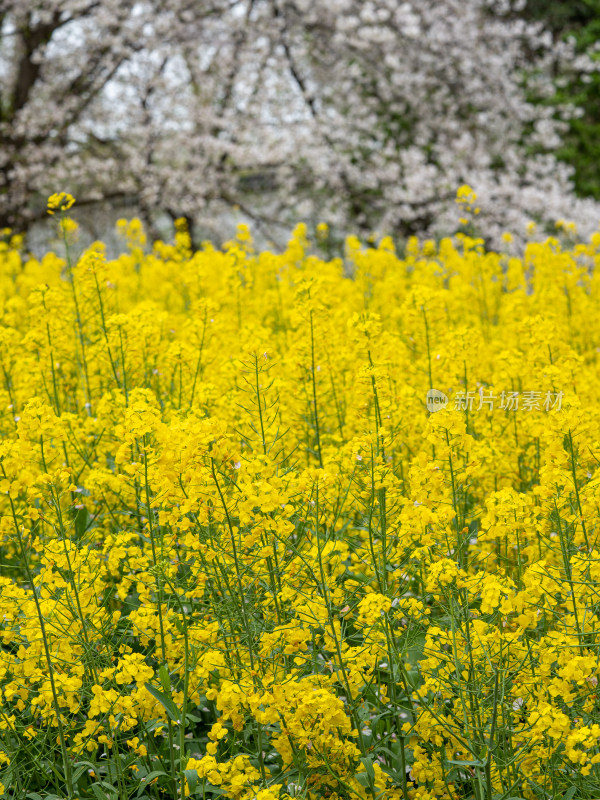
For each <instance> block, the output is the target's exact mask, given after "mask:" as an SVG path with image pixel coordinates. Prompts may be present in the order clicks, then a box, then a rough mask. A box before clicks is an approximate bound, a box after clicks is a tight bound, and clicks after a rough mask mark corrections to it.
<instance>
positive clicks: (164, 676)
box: [158, 664, 171, 693]
mask: <svg viewBox="0 0 600 800" xmlns="http://www.w3.org/2000/svg"><path fill="white" fill-rule="evenodd" d="M158 677H159V678H160V683H161V686H162V687H163V689H164V690H165V692H169V693H170V692H171V676H170V675H169V670H168V669H167V668H166V667H165V665H164V664H162V666H161V667H160V668H159V670H158Z"/></svg>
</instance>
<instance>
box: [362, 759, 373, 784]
mask: <svg viewBox="0 0 600 800" xmlns="http://www.w3.org/2000/svg"><path fill="white" fill-rule="evenodd" d="M360 763H361V764H362V765H363V767H364V768H365V769H366V771H367V775H368V776H369V780H370V781H372V782H373V783H375V770H374V769H373V759H371V758H361V759H360Z"/></svg>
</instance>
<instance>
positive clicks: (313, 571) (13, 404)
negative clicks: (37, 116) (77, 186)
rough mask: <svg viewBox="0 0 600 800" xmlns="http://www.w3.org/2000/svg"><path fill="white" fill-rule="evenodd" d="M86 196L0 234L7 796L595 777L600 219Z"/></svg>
mask: <svg viewBox="0 0 600 800" xmlns="http://www.w3.org/2000/svg"><path fill="white" fill-rule="evenodd" d="M459 200H460V201H461V204H462V206H463V212H464V213H465V214H466V215H467V217H465V219H466V220H467V221H468V219H471V217H469V215H471V210H470V209H471V201H473V202H474V197H473V195H472V193H471V192H470V191H469V190H468V189H465V188H463V189H462V190H461V193H459ZM71 204H72V198H71V197H70V196H68V195H65V194H58V195H54V196H53V197H52V198H50V205H49V210H50V211H53V212H56V214H55V216H54V218H53V219H54V220H55V221H56V222H57V224H58V226H59V229H60V231H61V235H62V236H63V244H62V245H61V248H57V253H52V252H49V253H47V254H46V255H44V256H43V258H34V257H33V256H31V255H29V254H27V253H26V252H25V251H24V249H23V247H22V242H21V240H20V239H19V237H18V236H14V235H12V234H11V233H10V232H5V236H4V243H3V244H1V245H0V275H1V280H0V310H1V327H0V431H1V438H0V515H1V516H0V607H1V608H0V637H1V649H0V691H1V705H0V781H1V786H0V789H1V792H0V794H2V793H3V794H4V796H6V797H10V798H18V799H19V800H25V799H26V798H27V799H30V800H45V799H46V798H48V799H50V800H56V798H61V799H62V798H68V800H74V799H75V798H78V799H79V800H83V798H90V800H91V799H92V798H95V800H105V799H106V800H117V799H118V800H125V798H127V799H128V798H137V800H161V798H173V799H175V798H184V797H191V798H214V797H223V798H231V800H287V798H290V797H298V798H306V800H317V799H318V798H330V799H331V800H341V798H344V800H345V799H346V798H347V799H348V800H350V799H351V798H361V799H363V800H375V799H376V798H379V800H400V798H410V800H460V799H461V798H465V799H466V798H474V800H508V798H526V800H535V799H536V798H540V799H541V798H565V799H566V800H571V798H590V799H591V798H596V797H598V796H600V767H599V764H600V699H599V697H598V675H599V672H600V662H599V650H598V648H599V646H600V540H599V535H600V531H599V529H598V520H599V514H600V471H599V470H598V464H599V461H600V407H599V403H598V398H599V397H600V369H599V367H600V355H599V354H600V277H599V276H598V275H597V274H596V272H595V268H596V266H597V264H598V263H599V262H600V233H598V234H594V235H593V236H592V237H591V239H590V240H589V241H585V242H584V241H578V239H577V234H576V231H575V230H574V228H573V226H571V225H568V224H566V223H562V224H561V225H559V226H558V227H557V231H556V236H553V237H550V238H548V239H546V240H545V241H544V242H541V243H540V242H534V241H529V243H528V244H526V245H525V246H524V247H523V248H520V247H519V246H518V245H517V244H515V243H514V242H512V241H511V237H510V236H509V235H508V234H507V235H506V237H505V245H506V247H505V251H504V252H488V251H486V249H485V248H484V244H483V242H482V241H481V240H479V239H477V238H476V236H475V235H468V234H467V233H466V232H465V233H463V234H461V235H458V236H456V237H453V238H446V239H442V240H441V241H438V242H434V241H432V240H429V241H418V240H416V239H411V240H409V241H408V242H407V243H406V247H405V249H404V251H403V252H397V251H396V249H395V246H394V243H393V242H392V241H391V240H390V239H387V238H384V239H383V240H381V241H380V242H379V243H378V244H374V245H372V246H365V245H362V244H361V243H360V242H359V241H358V240H357V239H356V238H353V237H350V238H349V239H348V240H347V242H346V253H345V257H344V258H343V259H341V258H328V257H327V255H326V253H327V250H326V242H327V229H326V228H325V227H324V226H321V227H320V228H319V229H318V232H317V234H316V237H315V241H313V242H309V241H308V238H307V230H306V228H305V227H304V226H298V227H297V228H296V230H295V231H294V233H293V235H292V237H291V239H290V241H289V244H288V246H287V249H286V250H285V252H283V253H280V254H275V253H272V252H257V251H255V249H254V246H253V243H252V239H251V236H250V233H249V231H248V229H247V228H245V227H243V226H241V227H240V228H239V229H238V235H237V237H236V238H235V240H234V241H231V242H229V243H227V244H226V245H225V246H224V247H223V248H222V249H216V248H214V247H213V246H211V245H209V244H205V245H204V246H202V248H201V249H199V250H197V251H194V250H193V249H192V247H191V244H190V239H189V236H188V234H187V232H186V229H185V226H184V225H183V224H178V225H177V230H176V235H175V238H174V242H173V243H171V244H170V243H165V242H156V243H154V244H153V245H152V246H149V245H148V244H147V243H146V242H145V235H144V232H143V229H142V227H141V225H140V223H139V222H138V221H136V220H133V221H131V222H124V221H123V222H122V223H120V231H121V234H122V236H123V241H124V246H123V253H122V254H121V255H119V256H118V257H116V258H107V256H106V253H105V249H104V247H103V245H102V244H101V243H95V244H94V245H92V246H91V247H90V248H88V249H87V250H86V251H84V252H83V253H81V254H80V255H78V256H77V257H75V255H74V251H75V245H74V244H73V242H72V238H73V236H74V234H75V228H76V223H75V222H74V221H73V220H71V219H70V218H69V217H67V216H66V213H67V211H68V210H69V208H70V206H71ZM473 213H474V212H473ZM471 216H472V215H471ZM467 218H468V219H467ZM469 224H470V223H469Z"/></svg>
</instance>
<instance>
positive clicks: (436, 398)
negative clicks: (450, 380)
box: [427, 389, 448, 414]
mask: <svg viewBox="0 0 600 800" xmlns="http://www.w3.org/2000/svg"><path fill="white" fill-rule="evenodd" d="M447 405H448V396H447V395H445V394H444V393H443V392H440V390H439V389H429V391H428V392H427V409H428V410H429V411H431V413H432V414H433V413H434V412H435V411H441V409H442V408H446V406H447Z"/></svg>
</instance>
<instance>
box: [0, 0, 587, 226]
mask: <svg viewBox="0 0 600 800" xmlns="http://www.w3.org/2000/svg"><path fill="white" fill-rule="evenodd" d="M515 10H518V5H517V7H516V4H515V3H514V2H510V1H509V0H406V1H405V2H399V0H125V2H123V0H0V227H2V226H11V227H16V228H27V226H28V224H30V223H31V221H32V220H34V219H35V218H36V217H37V216H39V215H40V214H43V200H42V198H43V197H44V195H46V194H47V193H49V192H51V191H55V190H60V189H68V190H69V191H72V192H73V193H75V194H76V195H77V196H78V200H79V203H80V204H92V203H98V202H106V201H116V200H121V201H130V202H132V203H135V205H136V206H137V207H138V208H139V209H140V210H141V213H142V214H143V216H144V217H146V219H147V220H148V221H150V222H151V221H152V219H154V218H155V217H156V214H157V213H158V212H163V213H164V212H166V213H168V214H169V215H170V216H171V217H173V218H174V217H178V216H185V217H187V218H188V220H189V221H190V223H192V224H193V223H202V222H203V220H207V219H211V218H212V219H215V218H218V217H219V215H220V214H222V213H223V212H224V211H225V210H226V209H227V208H231V207H234V206H235V207H240V208H241V209H242V211H243V212H244V213H245V214H246V215H248V216H249V217H250V218H252V219H254V220H255V221H256V223H257V224H258V225H263V226H265V227H266V228H267V229H268V230H269V231H270V233H271V234H272V235H275V234H274V232H276V231H277V230H283V229H286V228H288V227H289V225H290V224H291V223H293V222H295V221H298V220H300V219H306V220H308V221H317V220H324V221H326V222H329V223H330V224H331V225H333V226H336V227H337V228H338V229H339V230H349V229H350V228H354V229H356V227H357V226H358V228H359V229H362V230H364V231H376V232H378V233H392V234H396V235H407V234H410V233H414V232H419V233H436V232H439V233H446V232H448V231H449V230H451V229H452V227H453V226H455V224H456V212H455V209H454V202H453V200H454V196H455V192H456V188H457V186H458V185H460V184H463V183H469V184H471V185H472V186H473V187H474V188H475V190H476V191H477V193H478V195H479V198H480V204H481V209H482V213H481V216H480V219H479V223H478V224H479V225H480V228H481V230H482V232H483V233H484V234H485V235H487V236H490V237H492V238H494V237H497V236H498V234H499V232H500V231H501V230H502V229H503V228H504V227H510V228H512V229H516V230H523V229H524V226H525V223H526V221H527V220H528V219H536V220H538V221H540V222H542V223H544V222H549V223H551V222H553V221H554V220H555V219H556V218H559V217H569V218H577V219H578V221H579V222H580V224H581V225H582V227H583V228H584V229H593V228H595V226H596V224H597V222H598V218H599V216H600V214H599V211H598V206H597V205H596V204H595V203H593V202H592V201H582V200H576V199H575V198H574V196H573V193H572V188H571V183H570V177H571V176H570V173H569V168H568V167H567V166H566V165H565V164H562V163H559V162H558V161H557V160H556V159H555V158H554V156H553V152H554V150H556V148H557V147H558V146H559V144H560V134H561V126H560V124H559V123H558V122H557V121H556V118H555V117H556V114H555V112H554V110H553V109H551V108H548V107H546V106H544V105H543V104H532V103H530V102H529V101H528V100H527V97H526V94H525V91H524V88H523V86H524V79H525V76H528V80H529V84H530V86H531V84H532V82H535V84H536V91H537V93H538V95H539V94H540V93H541V94H543V93H544V92H546V93H547V94H548V95H550V94H551V91H552V84H551V71H552V69H551V68H552V64H553V63H555V60H556V58H557V57H560V58H563V59H565V58H567V59H568V58H569V57H570V55H571V54H570V51H569V45H568V44H566V43H556V42H553V40H552V37H551V36H550V35H549V34H546V33H545V32H544V30H543V27H542V26H541V25H540V24H533V23H526V22H524V21H523V20H522V19H520V18H519V17H518V15H516V14H515ZM557 48H561V52H560V53H559V54H557V52H556V49H557Z"/></svg>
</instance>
